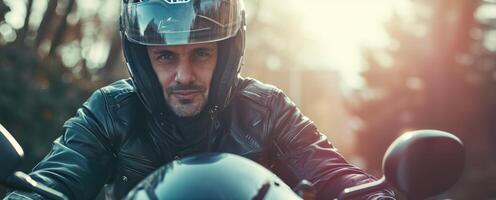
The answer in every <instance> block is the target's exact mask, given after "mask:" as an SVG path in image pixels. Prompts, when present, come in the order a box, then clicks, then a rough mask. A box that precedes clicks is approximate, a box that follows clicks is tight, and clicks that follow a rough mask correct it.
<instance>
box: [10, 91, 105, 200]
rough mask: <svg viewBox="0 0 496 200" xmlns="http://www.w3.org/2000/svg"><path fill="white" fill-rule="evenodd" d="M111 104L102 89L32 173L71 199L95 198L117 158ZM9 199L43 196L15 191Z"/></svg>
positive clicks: (71, 120)
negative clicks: (109, 104) (112, 143)
mask: <svg viewBox="0 0 496 200" xmlns="http://www.w3.org/2000/svg"><path fill="white" fill-rule="evenodd" d="M108 113H109V112H108V104H107V102H106V99H105V96H104V94H103V93H102V92H101V90H98V91H96V92H95V93H94V94H93V95H92V96H91V97H90V99H89V100H88V101H87V102H85V103H84V104H83V106H82V107H81V108H80V109H78V111H77V114H76V116H75V117H73V118H71V119H69V120H68V121H66V123H65V124H64V133H63V134H62V136H60V137H59V138H57V139H56V140H55V141H54V142H53V147H52V149H51V151H50V153H48V155H47V156H46V157H45V158H44V159H43V160H42V161H41V162H40V163H38V164H37V165H36V166H35V167H34V169H33V171H32V172H31V173H30V174H29V175H30V176H31V178H33V179H34V180H36V181H39V182H40V183H42V184H45V185H46V186H48V187H51V188H53V189H55V190H58V191H60V192H62V193H63V194H65V195H66V196H67V197H68V198H69V199H94V198H95V196H96V195H97V194H98V192H99V191H100V189H101V187H102V186H103V185H104V183H105V181H106V180H107V179H108V178H109V175H110V169H111V168H112V167H111V166H110V164H111V163H113V162H112V160H113V159H114V156H113V153H112V150H111V148H110V142H109V141H110V135H109V133H111V132H112V130H111V127H112V123H111V121H110V120H111V117H109V114H108ZM5 199H42V198H41V196H40V195H37V194H30V193H26V192H20V191H14V192H13V193H10V194H8V195H7V196H6V197H5Z"/></svg>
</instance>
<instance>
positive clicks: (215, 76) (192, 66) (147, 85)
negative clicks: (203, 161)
mask: <svg viewBox="0 0 496 200" xmlns="http://www.w3.org/2000/svg"><path fill="white" fill-rule="evenodd" d="M120 25H121V34H122V44H123V49H124V55H125V58H126V61H127V64H128V69H129V72H130V74H131V77H132V78H131V79H129V80H121V81H117V82H116V83H113V84H111V85H109V86H107V87H104V88H102V89H99V90H98V91H96V92H95V93H94V94H93V95H92V96H91V97H90V98H89V100H88V101H87V102H86V103H85V104H84V105H83V106H82V108H80V109H79V110H78V112H77V114H76V116H75V117H73V118H71V119H69V120H68V121H67V122H66V123H65V125H64V128H65V131H64V133H63V135H62V136H61V137H60V138H58V139H57V140H55V142H54V145H53V148H52V151H51V152H50V153H49V154H48V155H47V156H46V157H45V159H43V160H42V161H41V162H40V163H39V164H38V165H37V166H36V167H35V168H34V169H33V172H32V173H31V174H30V176H31V177H32V178H33V179H35V180H37V181H40V182H42V183H44V184H46V185H48V186H49V187H52V188H54V189H56V190H58V191H61V192H62V193H64V194H65V195H67V196H68V197H69V198H70V199H92V198H95V196H96V195H97V194H98V192H99V191H100V190H101V189H102V186H103V185H104V184H107V185H109V187H106V188H107V193H108V194H110V195H111V196H113V197H114V198H117V199H120V198H122V197H123V196H125V195H126V193H127V192H128V191H129V190H130V189H131V188H132V187H133V186H135V185H136V184H137V183H138V182H139V181H140V180H142V179H143V178H144V177H145V176H147V175H148V174H150V173H151V172H153V171H154V170H155V169H157V168H159V167H160V166H162V165H163V164H165V163H168V162H171V161H173V160H174V159H179V158H182V157H185V156H188V155H193V154H196V153H202V152H229V153H234V154H238V155H241V156H244V157H247V158H250V159H252V160H254V161H256V162H258V163H260V164H262V165H263V166H265V167H267V168H268V169H270V170H271V171H273V172H274V173H276V174H277V175H278V176H280V177H281V178H282V179H283V180H284V181H285V182H286V183H287V184H288V185H290V186H292V187H294V186H295V185H296V184H297V183H298V182H299V181H301V180H302V179H307V180H309V181H310V182H312V183H313V185H314V186H315V189H316V190H317V197H318V199H331V198H335V197H336V196H337V195H339V194H340V193H341V192H342V191H343V189H344V188H346V187H350V186H353V185H357V184H360V183H365V182H370V181H372V180H373V179H372V177H371V176H369V175H367V174H365V173H364V172H363V171H361V170H360V169H358V168H356V167H354V166H351V165H349V164H348V163H347V162H346V161H345V160H344V159H343V158H342V157H341V156H340V155H339V154H338V153H337V152H336V150H335V149H334V148H333V147H332V146H331V144H330V143H329V142H328V141H327V139H326V138H325V136H323V135H322V134H321V133H320V132H319V131H318V130H317V128H316V127H315V126H314V124H313V123H312V122H311V121H310V120H309V119H308V118H307V117H305V116H304V115H303V114H301V113H300V111H299V110H298V109H297V107H296V106H295V105H294V103H293V102H291V100H289V98H288V97H286V96H285V95H284V94H283V93H282V92H281V90H279V89H277V88H275V87H273V86H269V85H266V84H263V83H260V82H259V81H256V80H254V79H248V78H242V77H240V76H239V71H240V66H241V63H242V56H243V52H244V42H245V27H244V26H245V21H244V10H243V6H242V2H241V0H143V1H132V2H131V1H130V2H127V1H124V3H123V8H122V14H121V18H120ZM23 196H24V197H26V198H28V196H30V197H29V198H32V199H36V198H40V196H39V195H36V194H26V193H21V192H14V193H12V194H10V196H8V197H7V198H21V199H22V197H23ZM363 198H369V199H383V198H388V199H391V198H392V194H391V193H390V192H388V191H383V192H381V193H376V194H370V195H368V196H364V197H363Z"/></svg>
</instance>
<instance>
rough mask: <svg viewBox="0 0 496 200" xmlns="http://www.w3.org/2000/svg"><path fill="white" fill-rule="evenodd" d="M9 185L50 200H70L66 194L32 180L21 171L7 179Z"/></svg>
mask: <svg viewBox="0 0 496 200" xmlns="http://www.w3.org/2000/svg"><path fill="white" fill-rule="evenodd" d="M7 184H8V185H9V186H10V187H12V188H15V189H19V190H23V191H27V192H36V193H38V194H40V195H42V196H44V197H46V198H48V199H53V200H68V198H67V197H66V196H65V195H64V194H62V193H60V192H58V191H56V190H54V189H52V188H49V187H47V186H45V185H43V184H40V183H38V182H36V181H35V180H33V179H31V177H29V175H27V174H25V173H23V172H20V171H18V172H15V173H14V174H12V176H10V177H9V178H8V179H7Z"/></svg>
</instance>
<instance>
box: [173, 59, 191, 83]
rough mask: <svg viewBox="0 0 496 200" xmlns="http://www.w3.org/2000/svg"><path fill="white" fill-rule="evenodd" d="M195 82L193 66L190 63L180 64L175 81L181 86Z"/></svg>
mask: <svg viewBox="0 0 496 200" xmlns="http://www.w3.org/2000/svg"><path fill="white" fill-rule="evenodd" d="M194 80H195V74H194V71H193V66H192V65H191V63H190V62H189V61H182V62H181V63H179V66H178V67H177V71H176V77H175V81H176V82H178V83H180V84H189V83H192V82H193V81H194Z"/></svg>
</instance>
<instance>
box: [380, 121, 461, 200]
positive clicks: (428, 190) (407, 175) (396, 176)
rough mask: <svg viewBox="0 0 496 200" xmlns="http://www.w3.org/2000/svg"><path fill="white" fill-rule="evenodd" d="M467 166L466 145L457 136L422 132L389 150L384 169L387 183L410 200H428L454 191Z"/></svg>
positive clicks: (408, 135) (409, 135) (403, 138)
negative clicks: (448, 191)
mask: <svg viewBox="0 0 496 200" xmlns="http://www.w3.org/2000/svg"><path fill="white" fill-rule="evenodd" d="M464 162H465V153H464V148H463V143H462V142H461V141H460V139H458V138H457V137H456V136H454V135H452V134H450V133H447V132H443V131H438V130H418V131H411V132H407V133H405V134H403V135H402V136H400V137H399V138H397V139H396V140H395V141H394V142H393V143H392V144H391V145H390V146H389V148H388V150H387V151H386V154H385V156H384V159H383V163H382V167H383V170H384V176H385V178H386V180H387V182H388V183H389V184H391V185H392V186H393V187H395V188H396V189H398V190H399V191H400V192H402V193H403V194H404V195H405V196H406V197H407V198H408V199H424V198H427V197H430V196H434V195H436V194H439V193H441V192H443V191H445V190H447V189H448V188H450V187H451V186H452V185H453V184H454V183H455V182H456V181H457V180H458V177H459V176H460V175H461V173H462V171H463V167H464Z"/></svg>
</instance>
